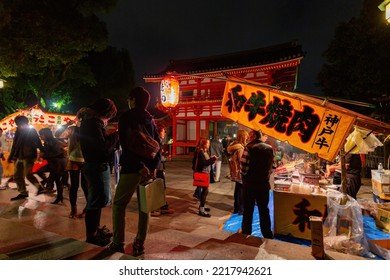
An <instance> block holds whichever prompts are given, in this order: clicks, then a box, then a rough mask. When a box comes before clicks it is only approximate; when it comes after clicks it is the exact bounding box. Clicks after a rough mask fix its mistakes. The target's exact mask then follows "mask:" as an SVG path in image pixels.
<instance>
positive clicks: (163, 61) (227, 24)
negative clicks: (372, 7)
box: [106, 0, 362, 94]
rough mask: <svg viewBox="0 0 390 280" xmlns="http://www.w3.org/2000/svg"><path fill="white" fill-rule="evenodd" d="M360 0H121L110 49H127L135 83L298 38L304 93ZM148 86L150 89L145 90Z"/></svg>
mask: <svg viewBox="0 0 390 280" xmlns="http://www.w3.org/2000/svg"><path fill="white" fill-rule="evenodd" d="M361 4H362V0H207V1H206V0H197V1H185V0H168V1H161V0H142V1H141V0H139V1H136V0H134V1H133V0H120V1H119V2H118V5H117V7H116V8H115V10H113V11H112V13H111V14H110V16H109V17H106V22H107V27H108V31H109V38H110V39H109V40H110V42H109V43H110V45H112V46H114V47H117V48H125V49H128V50H129V53H130V56H131V58H132V60H133V64H134V70H135V74H136V82H137V85H142V86H145V84H144V82H143V80H142V75H143V74H144V73H148V74H153V73H157V72H160V71H162V70H164V69H165V67H166V66H167V65H168V62H169V60H170V59H189V58H197V57H204V56H211V55H219V54H225V53H231V52H238V51H244V50H250V49H256V48H262V47H267V46H271V45H275V44H280V43H285V42H289V41H293V40H296V41H298V42H299V43H301V44H302V48H303V50H304V51H305V52H306V56H305V58H304V59H303V60H302V64H301V68H300V71H299V79H298V88H297V90H298V91H299V92H302V93H311V94H320V89H319V88H317V87H316V86H315V83H316V77H317V74H318V72H319V70H320V68H321V65H322V64H323V62H324V60H323V58H322V53H323V51H324V50H325V49H326V48H327V46H328V44H329V42H330V40H331V39H332V38H333V35H334V31H335V28H336V26H337V25H338V24H339V23H340V22H341V21H348V20H350V19H351V18H352V17H353V16H357V15H358V14H359V11H360V8H361ZM146 87H148V86H146Z"/></svg>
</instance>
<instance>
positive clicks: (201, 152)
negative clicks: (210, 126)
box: [194, 138, 217, 218]
mask: <svg viewBox="0 0 390 280" xmlns="http://www.w3.org/2000/svg"><path fill="white" fill-rule="evenodd" d="M209 148H210V140H209V139H205V138H202V139H201V140H200V144H199V149H198V150H197V154H196V159H195V165H194V172H203V173H209V174H210V170H211V166H212V165H213V164H214V163H215V161H216V159H217V157H216V156H211V157H210V155H209ZM197 188H202V192H201V194H200V199H199V200H200V205H199V212H198V215H199V216H202V217H207V218H209V217H211V216H210V214H209V213H208V212H209V211H210V209H209V208H207V207H206V206H205V205H206V199H207V195H208V193H209V188H208V187H201V186H198V187H197Z"/></svg>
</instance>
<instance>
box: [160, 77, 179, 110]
mask: <svg viewBox="0 0 390 280" xmlns="http://www.w3.org/2000/svg"><path fill="white" fill-rule="evenodd" d="M160 93H161V103H162V105H163V106H164V107H166V108H173V107H175V106H176V105H177V103H179V81H178V80H177V79H176V78H175V77H174V76H165V77H164V78H163V79H162V80H161V86H160Z"/></svg>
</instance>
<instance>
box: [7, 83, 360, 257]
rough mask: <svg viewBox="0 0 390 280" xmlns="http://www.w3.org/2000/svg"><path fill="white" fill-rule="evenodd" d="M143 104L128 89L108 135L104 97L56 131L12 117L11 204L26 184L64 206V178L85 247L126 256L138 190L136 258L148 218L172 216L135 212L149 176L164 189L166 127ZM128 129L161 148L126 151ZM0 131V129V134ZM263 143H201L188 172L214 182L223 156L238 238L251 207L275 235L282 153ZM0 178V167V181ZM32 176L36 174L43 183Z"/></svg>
mask: <svg viewBox="0 0 390 280" xmlns="http://www.w3.org/2000/svg"><path fill="white" fill-rule="evenodd" d="M149 100H150V94H149V92H148V91H147V90H145V89H144V88H142V87H136V88H134V89H133V90H132V91H131V92H130V94H129V97H128V100H127V101H128V105H129V110H128V111H127V112H125V113H124V114H122V115H121V116H120V117H119V122H118V129H117V131H115V132H113V133H111V134H108V133H107V131H106V129H105V127H106V125H107V123H108V122H109V121H110V120H111V119H112V118H114V117H115V116H116V114H117V108H116V106H115V104H114V102H113V101H112V100H110V99H107V98H101V99H98V100H96V101H95V102H94V103H93V104H91V105H89V106H87V107H83V108H81V109H80V110H79V111H78V112H77V115H76V119H75V120H74V121H71V122H69V123H68V124H67V125H66V126H64V127H62V129H61V130H59V131H56V132H55V133H53V132H52V130H50V129H49V128H43V129H41V130H39V132H37V131H36V130H35V129H34V128H29V127H28V122H29V120H28V118H27V117H25V116H17V117H15V124H16V126H17V129H16V132H15V136H14V139H13V144H12V147H11V151H10V154H9V157H8V159H5V158H4V156H3V153H0V159H1V160H8V162H13V163H14V174H13V180H14V181H15V183H16V185H17V190H18V195H17V196H15V197H12V198H11V200H12V201H15V200H20V199H25V198H27V197H28V196H29V193H28V191H27V189H26V181H25V179H27V180H28V181H29V182H30V183H31V184H32V185H33V186H34V187H35V189H36V195H39V194H42V193H51V192H54V187H55V189H56V198H55V200H54V201H52V203H53V204H59V203H63V200H64V191H63V190H64V186H65V185H66V184H67V182H68V179H69V178H70V185H69V201H70V206H71V211H70V213H69V218H72V219H77V218H83V219H84V221H85V236H86V242H89V243H92V244H95V245H98V246H108V248H109V249H110V250H112V251H115V252H125V226H126V222H125V216H126V208H127V205H128V204H129V202H130V200H131V198H132V197H133V194H134V193H135V192H136V193H137V198H138V227H137V234H136V237H135V239H134V241H133V244H132V248H133V251H132V254H133V256H139V255H142V254H143V253H144V250H145V247H144V243H145V240H146V236H147V233H148V228H149V219H150V215H151V216H155V217H156V216H160V215H161V214H173V213H174V212H175V210H174V209H172V208H170V207H169V205H168V202H167V201H166V202H165V205H162V206H161V207H160V208H159V209H154V211H152V212H151V213H145V212H143V211H141V210H140V208H141V207H140V206H141V205H140V199H139V197H140V193H139V188H138V186H139V185H140V184H143V183H145V182H147V181H148V180H150V179H155V178H161V179H163V180H164V189H165V188H166V185H165V170H164V169H165V161H166V160H167V157H168V154H167V152H166V151H165V150H164V149H163V145H162V142H163V140H164V138H165V136H166V129H165V127H163V126H157V125H156V124H155V121H154V119H153V116H152V115H151V114H150V113H149V112H148V110H147V107H148V104H149ZM134 131H139V132H143V133H146V134H148V135H149V136H150V137H151V138H153V139H154V140H155V141H157V142H158V143H159V145H160V151H159V152H158V153H157V154H156V155H155V156H154V157H153V158H146V157H142V156H140V155H139V154H137V153H135V152H134V150H133V149H131V147H129V145H128V143H129V138H130V137H131V136H132V133H134ZM1 134H2V130H0V136H1ZM266 141H267V137H266V135H263V134H262V133H261V131H258V130H250V131H249V132H248V131H246V130H239V131H238V132H237V137H236V138H235V139H231V138H226V139H224V141H221V139H219V137H218V135H215V136H214V137H213V139H212V140H211V141H210V140H209V139H206V138H201V139H199V141H198V145H197V147H196V149H195V151H194V157H193V160H192V169H193V171H194V173H195V172H200V173H205V174H208V175H209V180H210V182H209V183H218V182H220V177H221V165H222V162H223V160H224V159H227V162H228V164H229V171H230V174H229V176H228V178H229V179H230V180H231V181H233V182H234V184H235V187H234V205H232V207H233V210H232V212H233V213H234V214H237V215H242V225H241V230H242V233H243V234H247V235H251V234H252V222H253V213H254V207H255V206H256V205H257V208H258V212H259V221H260V228H261V232H262V235H263V236H264V237H265V238H273V232H272V230H271V218H270V214H269V209H268V203H269V191H270V188H271V187H270V175H271V172H272V168H274V167H275V161H276V162H279V161H280V160H281V157H282V154H281V151H280V150H276V151H275V149H274V148H273V147H272V146H271V145H269V144H267V143H266ZM0 148H1V147H0ZM117 149H120V151H121V155H120V161H119V165H120V175H119V180H118V184H117V186H116V189H115V194H114V195H112V190H111V171H112V170H111V166H110V165H111V161H112V155H113V153H114V151H115V150H117ZM0 152H1V150H0ZM37 158H40V159H42V160H46V161H47V165H45V166H43V167H42V168H41V169H39V170H38V171H35V172H33V166H34V162H35V161H36V160H37ZM355 165H356V166H357V165H359V163H358V162H355V161H353V157H351V161H349V160H348V168H349V169H353V168H354V166H355ZM335 169H337V166H336V165H332V166H331V167H329V172H331V171H334V170H335ZM2 173H3V170H2V168H1V164H0V179H1V177H2ZM34 173H35V175H38V176H35V175H34ZM47 173H49V176H48V177H47V176H46V174H47ZM351 173H353V172H351ZM328 175H329V174H328ZM353 175H355V173H353ZM353 175H351V176H349V177H348V178H350V179H349V180H350V181H351V182H352V181H353V183H354V184H352V183H351V184H352V187H351V190H352V192H353V194H355V196H354V197H356V191H357V190H358V185H359V182H357V180H355V178H356V176H353ZM37 177H38V178H39V177H40V178H41V181H39V180H38V179H37ZM355 181H356V182H355ZM208 185H209V184H207V185H202V186H201V185H196V184H195V183H194V186H195V191H194V197H195V198H196V199H198V200H199V209H198V215H199V216H201V217H205V218H209V217H211V214H210V212H211V209H210V208H209V207H207V205H206V204H207V196H208V193H209V188H208ZM80 186H81V188H82V191H83V194H84V196H85V199H86V202H87V203H86V206H85V207H84V208H83V210H82V211H81V212H80V211H79V210H78V207H77V193H78V190H79V187H80ZM359 186H360V185H359ZM1 189H5V187H2V188H1ZM108 205H112V225H113V229H112V232H111V231H110V230H109V229H108V228H107V227H106V226H105V225H101V221H100V219H101V214H102V209H103V208H105V207H107V206H108Z"/></svg>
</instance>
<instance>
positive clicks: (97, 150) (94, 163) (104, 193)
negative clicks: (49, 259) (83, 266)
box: [77, 98, 118, 246]
mask: <svg viewBox="0 0 390 280" xmlns="http://www.w3.org/2000/svg"><path fill="white" fill-rule="evenodd" d="M116 112H117V109H116V106H115V104H114V102H113V101H112V100H110V99H106V98H102V99H99V100H97V101H96V102H95V103H93V104H92V105H90V106H88V107H85V108H82V109H80V110H79V112H78V113H77V118H78V119H79V120H80V146H81V151H82V154H83V156H84V160H85V162H84V165H83V171H84V176H85V179H86V180H87V185H88V199H87V207H86V213H85V227H86V235H87V240H86V241H87V242H89V243H92V244H95V245H98V246H106V245H107V244H108V243H110V241H111V240H110V238H111V237H112V233H110V232H109V231H108V229H107V228H106V227H105V226H103V227H100V216H101V211H102V208H104V207H106V206H108V205H110V204H111V202H112V195H111V172H110V164H109V163H110V160H111V151H112V147H113V146H116V145H117V142H118V133H117V132H115V133H113V134H110V135H107V134H106V131H105V126H106V125H107V123H108V121H109V120H110V119H112V118H113V117H114V116H115V115H116Z"/></svg>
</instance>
